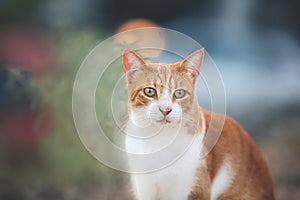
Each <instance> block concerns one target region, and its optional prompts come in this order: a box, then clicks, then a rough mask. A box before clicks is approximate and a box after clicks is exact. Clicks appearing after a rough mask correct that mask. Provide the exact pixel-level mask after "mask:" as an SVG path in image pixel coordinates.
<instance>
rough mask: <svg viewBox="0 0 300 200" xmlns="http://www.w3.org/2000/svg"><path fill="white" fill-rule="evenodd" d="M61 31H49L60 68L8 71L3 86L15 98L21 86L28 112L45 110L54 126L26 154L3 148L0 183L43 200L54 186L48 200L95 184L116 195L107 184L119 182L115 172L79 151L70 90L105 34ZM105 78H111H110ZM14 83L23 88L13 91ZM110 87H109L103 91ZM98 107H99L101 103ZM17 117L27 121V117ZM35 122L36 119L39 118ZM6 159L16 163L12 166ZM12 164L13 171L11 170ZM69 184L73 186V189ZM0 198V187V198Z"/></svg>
mask: <svg viewBox="0 0 300 200" xmlns="http://www.w3.org/2000/svg"><path fill="white" fill-rule="evenodd" d="M62 33H63V32H60V33H57V32H53V34H52V35H54V36H55V38H56V43H55V51H54V52H55V54H54V58H55V59H56V60H57V61H58V63H59V66H61V67H60V68H59V70H58V71H57V70H56V73H49V74H42V75H39V76H36V75H34V74H30V75H29V77H28V74H27V73H24V72H23V71H24V70H20V69H18V70H17V69H10V79H9V81H8V82H7V87H9V88H10V89H11V90H13V91H16V92H15V93H14V94H15V95H16V96H15V97H16V98H19V97H17V96H18V94H19V93H22V92H24V90H26V91H25V93H26V94H27V96H30V110H31V111H32V113H34V112H35V111H36V110H38V111H37V112H38V114H39V116H43V115H44V116H45V113H46V116H47V113H49V110H50V113H51V117H50V118H51V119H49V117H48V118H46V121H50V120H53V128H52V130H51V133H50V134H49V135H48V136H47V137H46V139H44V140H42V141H40V143H39V144H38V146H37V148H35V149H34V150H33V151H30V152H29V153H28V152H27V153H25V152H20V151H18V152H11V151H10V152H7V151H6V152H5V151H2V153H1V154H0V156H1V157H0V159H1V160H2V161H3V162H2V161H1V163H5V164H1V165H0V171H1V172H0V181H1V182H2V180H5V179H9V180H10V183H11V184H10V185H8V186H7V187H6V190H5V191H6V193H7V192H9V191H10V192H11V193H14V192H16V191H14V190H19V191H17V193H20V195H21V196H22V197H24V198H23V199H43V198H42V197H41V196H39V195H41V193H42V194H43V195H44V193H46V194H48V193H51V190H53V189H54V190H55V191H56V193H57V195H58V196H56V197H55V195H54V197H53V199H60V196H62V197H63V199H75V196H77V197H76V198H78V195H79V194H78V193H80V188H82V187H85V186H88V187H92V188H93V187H97V190H99V191H102V193H103V191H105V190H106V193H111V195H112V196H113V195H115V194H113V189H111V188H110V184H111V185H118V184H117V182H118V181H119V180H120V179H119V177H118V176H116V172H114V171H113V170H110V169H108V168H107V167H105V166H103V165H101V164H99V163H98V162H97V161H96V160H95V159H93V158H92V157H91V156H90V155H89V154H88V153H87V151H85V150H84V147H83V145H82V144H81V142H80V140H79V137H78V135H77V133H76V130H75V127H74V123H73V118H72V89H73V82H74V79H75V76H76V72H77V70H78V68H79V66H80V63H81V62H82V61H83V59H84V57H85V56H86V55H87V54H88V53H89V51H90V50H91V49H92V48H93V47H94V46H95V45H96V44H97V43H98V42H99V38H100V39H103V38H104V36H105V34H104V33H101V32H99V31H95V30H88V31H74V32H68V33H67V34H62ZM106 81H110V82H111V80H110V79H107V80H106ZM16 83H21V85H25V87H22V88H19V89H18V87H16ZM107 83H108V82H107ZM109 90H110V87H109V85H108V86H107V89H105V91H109ZM105 91H104V92H105ZM98 106H99V109H100V110H102V109H103V108H104V106H105V105H100V104H99V105H98ZM41 108H42V110H41ZM97 110H98V108H97ZM103 117H104V115H102V116H99V121H101V120H103ZM39 119H40V120H43V118H39ZM20 120H21V121H22V123H26V124H27V123H29V122H28V120H30V119H26V120H27V121H26V120H25V119H20ZM34 121H35V123H37V121H38V120H37V119H34ZM18 126H19V125H18ZM24 128H26V127H25V126H24ZM108 128H109V127H108ZM36 130H39V129H36ZM1 148H3V147H1ZM20 155H21V156H20ZM12 157H14V158H12ZM21 158H22V159H21ZM11 160H14V161H13V162H14V163H15V162H17V163H18V164H17V165H15V164H11ZM12 165H14V166H15V167H12ZM16 166H17V167H16ZM16 168H17V169H18V172H17V173H16V172H14V170H15V169H16ZM84 185H85V186H84ZM100 186H102V189H101V188H99V187H100ZM113 187H115V186H113ZM45 188H46V189H45ZM51 188H52V189H51ZM72 188H73V189H72ZM74 188H77V189H75V191H74ZM105 188H106V189H105ZM13 191H14V192H13ZM52 192H53V191H52ZM4 194H5V192H4ZM4 194H2V196H3V195H4ZM107 195H108V194H107ZM2 196H1V190H0V199H2ZM46 196H47V195H46ZM96 196H97V195H96ZM3 197H5V195H4V196H3ZM98 198H99V197H98ZM17 199H18V198H17ZM45 199H46V198H45ZM50 199H52V198H50ZM79 199H80V198H79ZM83 199H84V197H83ZM91 199H93V198H91Z"/></svg>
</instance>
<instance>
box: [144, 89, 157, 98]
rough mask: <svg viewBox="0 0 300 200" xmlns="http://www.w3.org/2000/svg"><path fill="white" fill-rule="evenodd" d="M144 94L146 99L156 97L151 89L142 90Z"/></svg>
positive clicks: (154, 91)
mask: <svg viewBox="0 0 300 200" xmlns="http://www.w3.org/2000/svg"><path fill="white" fill-rule="evenodd" d="M144 94H145V95H146V96H148V97H154V96H155V95H156V90H155V89H154V88H152V87H146V88H145V89H144Z"/></svg>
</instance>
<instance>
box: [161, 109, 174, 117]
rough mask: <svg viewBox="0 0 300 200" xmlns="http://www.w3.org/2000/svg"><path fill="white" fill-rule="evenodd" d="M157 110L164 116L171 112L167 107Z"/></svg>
mask: <svg viewBox="0 0 300 200" xmlns="http://www.w3.org/2000/svg"><path fill="white" fill-rule="evenodd" d="M159 111H160V112H161V113H162V114H163V115H164V116H166V115H168V114H169V113H170V112H172V109H171V108H169V107H167V108H164V109H162V108H159Z"/></svg>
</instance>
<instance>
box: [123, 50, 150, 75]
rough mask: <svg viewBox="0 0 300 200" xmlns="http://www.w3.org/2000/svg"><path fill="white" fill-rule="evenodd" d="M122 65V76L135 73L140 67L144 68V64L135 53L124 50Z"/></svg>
mask: <svg viewBox="0 0 300 200" xmlns="http://www.w3.org/2000/svg"><path fill="white" fill-rule="evenodd" d="M122 63H123V69H124V74H127V73H128V72H129V71H130V73H133V72H135V71H136V70H137V69H139V68H140V67H141V66H145V64H146V62H145V61H144V59H143V58H142V57H140V56H139V55H138V54H137V53H135V52H134V51H131V50H125V51H124V53H123V55H122Z"/></svg>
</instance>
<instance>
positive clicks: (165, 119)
mask: <svg viewBox="0 0 300 200" xmlns="http://www.w3.org/2000/svg"><path fill="white" fill-rule="evenodd" d="M156 122H158V123H162V124H168V123H171V121H170V120H168V119H167V118H163V119H161V120H156Z"/></svg>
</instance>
